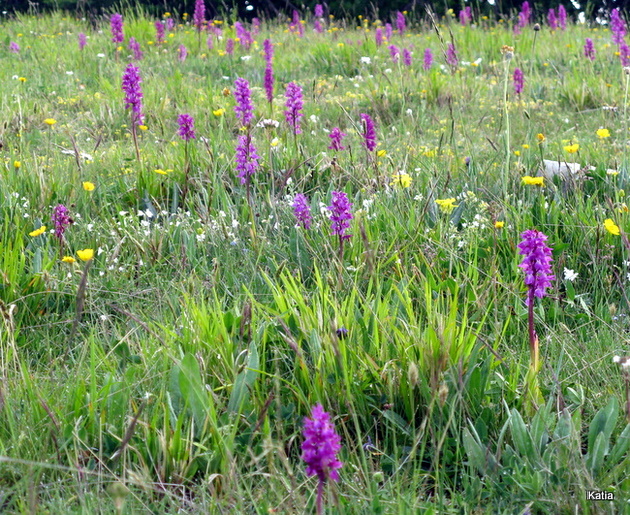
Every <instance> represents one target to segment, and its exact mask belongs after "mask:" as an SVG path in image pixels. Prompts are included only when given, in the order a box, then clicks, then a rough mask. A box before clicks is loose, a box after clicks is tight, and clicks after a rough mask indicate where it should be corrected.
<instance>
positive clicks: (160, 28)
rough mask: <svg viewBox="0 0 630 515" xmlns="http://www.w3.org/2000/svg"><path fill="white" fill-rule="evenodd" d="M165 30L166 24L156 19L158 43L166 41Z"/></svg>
mask: <svg viewBox="0 0 630 515" xmlns="http://www.w3.org/2000/svg"><path fill="white" fill-rule="evenodd" d="M164 31H165V27H164V24H163V23H162V22H161V21H159V20H158V21H156V22H155V39H156V40H157V44H158V45H161V44H162V43H164V42H165V41H166V39H165V37H164Z"/></svg>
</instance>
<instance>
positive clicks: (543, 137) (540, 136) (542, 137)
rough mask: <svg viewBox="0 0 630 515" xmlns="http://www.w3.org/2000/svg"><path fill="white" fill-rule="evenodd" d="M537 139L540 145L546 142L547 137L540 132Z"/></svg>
mask: <svg viewBox="0 0 630 515" xmlns="http://www.w3.org/2000/svg"><path fill="white" fill-rule="evenodd" d="M536 139H538V143H542V142H543V141H545V135H544V134H543V133H542V132H539V133H538V134H536Z"/></svg>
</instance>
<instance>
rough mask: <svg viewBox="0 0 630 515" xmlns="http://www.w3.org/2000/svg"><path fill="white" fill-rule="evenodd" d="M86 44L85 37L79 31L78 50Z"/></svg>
mask: <svg viewBox="0 0 630 515" xmlns="http://www.w3.org/2000/svg"><path fill="white" fill-rule="evenodd" d="M85 45H87V37H86V35H85V34H83V32H79V50H83V49H84V48H85Z"/></svg>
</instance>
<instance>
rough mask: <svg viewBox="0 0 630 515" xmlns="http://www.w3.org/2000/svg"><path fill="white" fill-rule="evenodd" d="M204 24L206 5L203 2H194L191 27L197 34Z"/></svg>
mask: <svg viewBox="0 0 630 515" xmlns="http://www.w3.org/2000/svg"><path fill="white" fill-rule="evenodd" d="M205 22H206V5H205V4H204V3H203V0H196V1H195V10H194V12H193V25H194V26H195V27H196V28H197V32H201V30H202V29H203V24H204V23H205Z"/></svg>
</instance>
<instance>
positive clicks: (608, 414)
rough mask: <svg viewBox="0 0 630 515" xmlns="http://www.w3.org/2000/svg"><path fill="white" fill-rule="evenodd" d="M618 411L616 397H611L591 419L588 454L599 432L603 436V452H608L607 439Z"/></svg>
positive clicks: (592, 448)
mask: <svg viewBox="0 0 630 515" xmlns="http://www.w3.org/2000/svg"><path fill="white" fill-rule="evenodd" d="M618 411H619V403H618V402H617V398H616V397H612V398H611V399H610V402H609V403H608V405H607V406H606V407H605V408H602V409H600V410H599V411H598V412H597V414H596V415H595V417H594V418H593V421H592V422H591V426H590V428H589V430H588V452H589V454H592V453H593V450H594V445H595V442H596V440H597V438H598V436H599V434H600V433H603V434H604V435H605V436H604V438H605V452H604V453H605V454H606V453H608V441H609V439H610V435H611V434H612V432H613V429H614V428H615V423H616V422H617V415H618Z"/></svg>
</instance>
